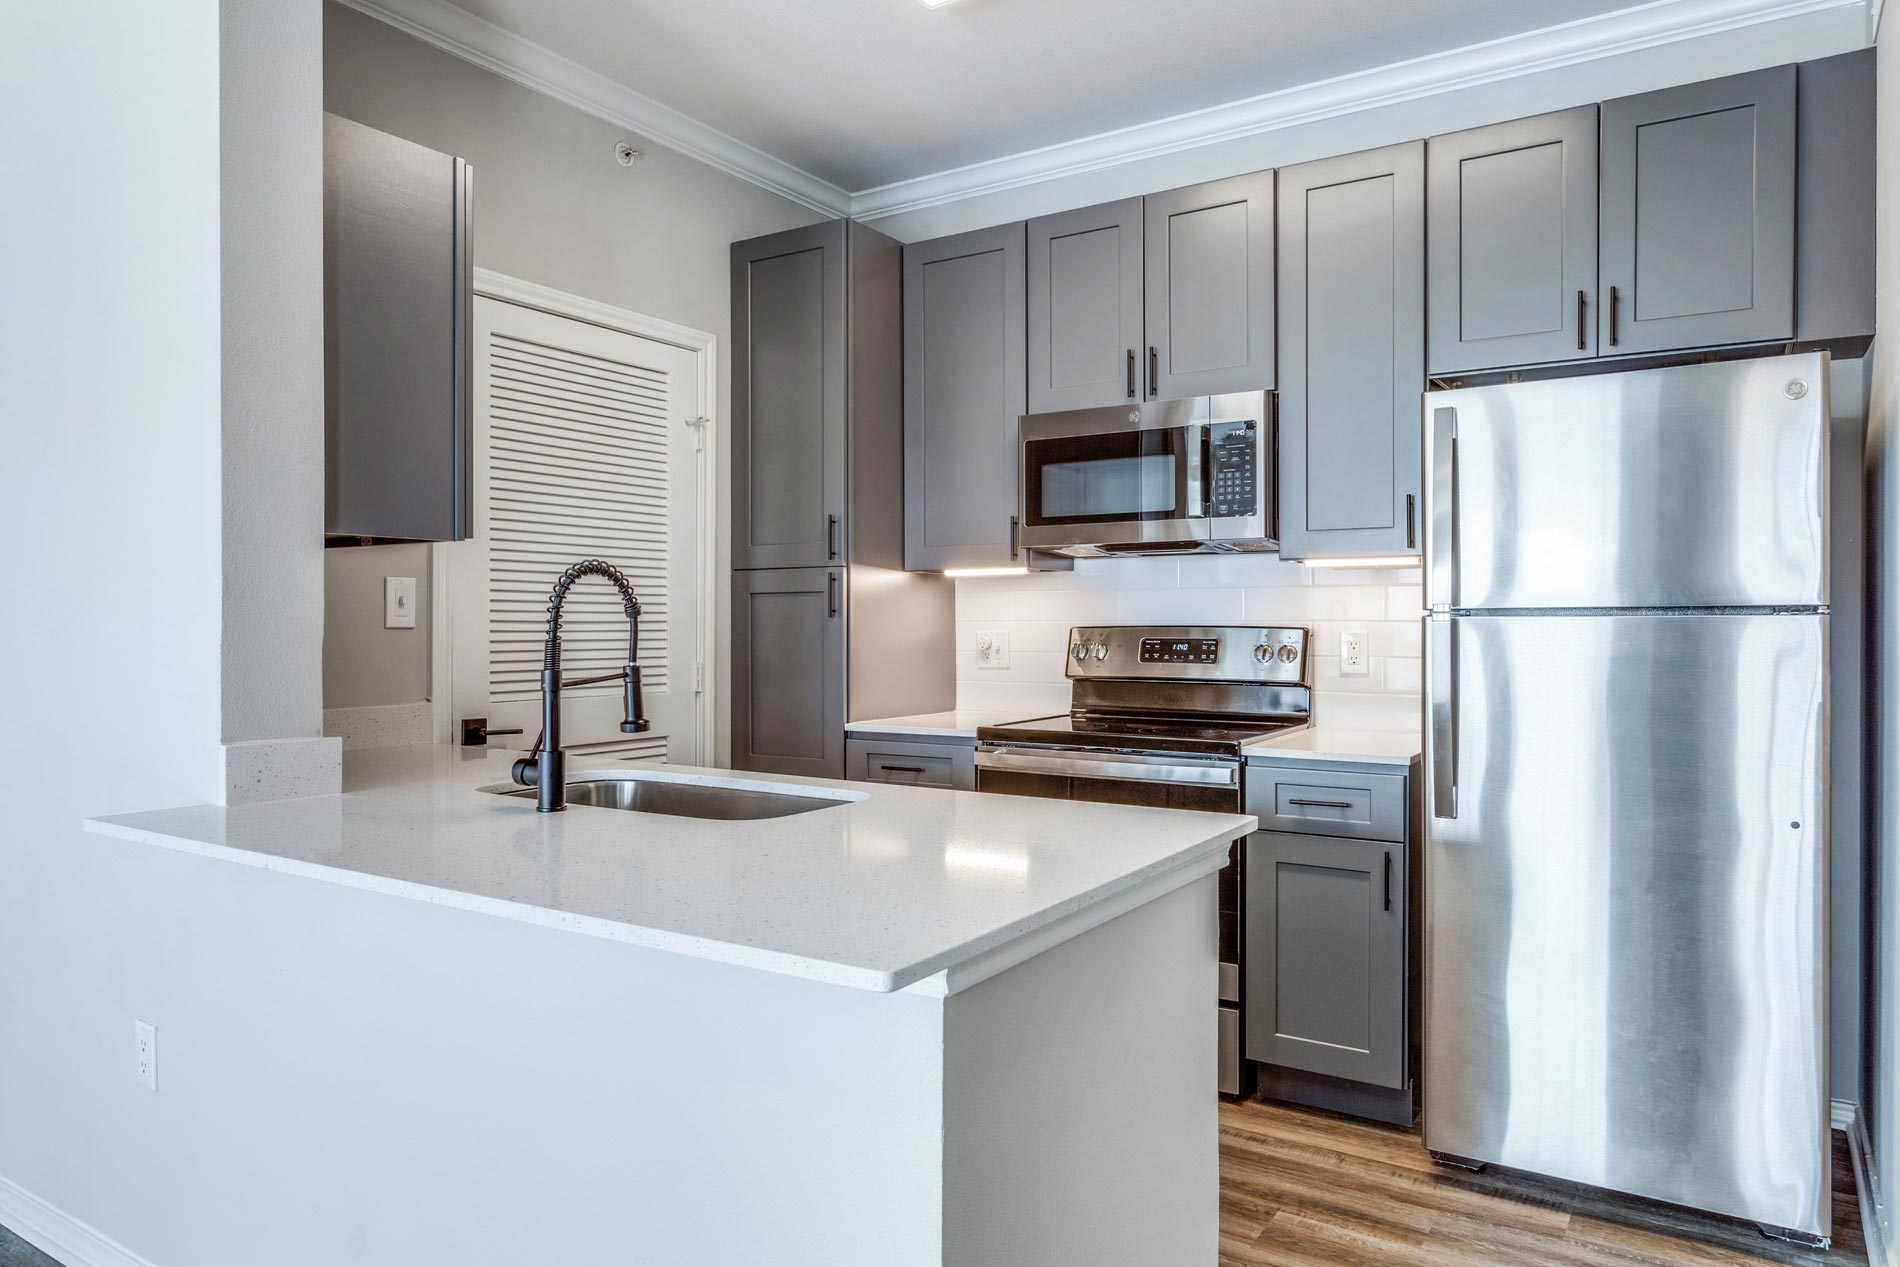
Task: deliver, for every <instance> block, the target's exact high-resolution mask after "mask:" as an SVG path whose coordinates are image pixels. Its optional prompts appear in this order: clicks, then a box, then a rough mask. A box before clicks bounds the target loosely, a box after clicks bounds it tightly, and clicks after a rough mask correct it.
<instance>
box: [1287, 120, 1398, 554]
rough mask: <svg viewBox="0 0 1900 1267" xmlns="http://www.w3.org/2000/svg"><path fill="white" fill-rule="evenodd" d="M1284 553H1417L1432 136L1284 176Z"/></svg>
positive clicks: (1289, 170)
mask: <svg viewBox="0 0 1900 1267" xmlns="http://www.w3.org/2000/svg"><path fill="white" fill-rule="evenodd" d="M1280 269H1281V281H1282V289H1281V292H1280V305H1281V317H1280V344H1281V351H1282V359H1283V365H1282V369H1281V380H1280V556H1281V557H1282V558H1287V559H1305V558H1314V557H1322V556H1331V557H1337V556H1344V555H1373V554H1378V555H1391V554H1409V553H1414V552H1416V550H1417V548H1418V507H1419V503H1420V500H1421V498H1420V491H1421V490H1420V485H1419V481H1420V478H1421V475H1420V469H1419V460H1420V455H1419V448H1420V442H1419V400H1420V398H1421V396H1422V394H1423V393H1424V391H1425V145H1424V142H1422V141H1414V142H1412V143H1411V144H1408V145H1393V146H1389V147H1387V148H1385V149H1379V150H1370V151H1368V152H1366V153H1363V154H1348V155H1345V156H1343V157H1340V158H1329V159H1323V160H1321V161H1319V162H1316V163H1303V164H1301V165H1300V166H1298V167H1289V168H1287V169H1285V170H1283V171H1282V172H1281V173H1280Z"/></svg>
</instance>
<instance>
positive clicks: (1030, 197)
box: [861, 6, 1868, 242]
mask: <svg viewBox="0 0 1900 1267" xmlns="http://www.w3.org/2000/svg"><path fill="white" fill-rule="evenodd" d="M1867 37H1868V33H1867V26H1866V15H1865V13H1864V11H1863V10H1861V9H1860V8H1859V7H1858V6H1838V7H1833V8H1828V9H1823V10H1820V11H1818V12H1813V11H1810V12H1802V13H1797V14H1795V15H1794V16H1790V17H1785V18H1781V19H1778V20H1776V21H1773V22H1765V23H1761V24H1759V25H1756V26H1751V27H1747V28H1745V29H1743V30H1738V31H1723V32H1720V33H1716V34H1710V35H1703V36H1701V37H1699V38H1697V39H1693V40H1686V41H1681V42H1677V43H1674V44H1669V45H1666V46H1663V47H1658V48H1645V49H1638V50H1635V51H1630V52H1624V53H1619V54H1616V55H1613V56H1610V57H1603V58H1598V59H1596V60H1593V61H1589V62H1583V63H1579V64H1576V65H1567V66H1559V67H1552V68H1542V69H1532V70H1529V71H1528V72H1527V73H1524V74H1521V75H1519V76H1517V77H1516V78H1512V79H1504V80H1499V81H1497V82H1494V83H1486V84H1481V85H1477V86H1473V87H1469V88H1462V89H1458V90H1455V91H1451V92H1445V93H1439V94H1437V95H1434V96H1429V97H1423V98H1420V99H1418V100H1411V101H1401V102H1397V103H1395V104H1391V105H1384V106H1377V107H1375V108H1372V109H1366V110H1358V111H1355V112H1353V113H1350V114H1340V115H1336V116H1334V117H1330V118H1318V119H1312V120H1309V121H1307V122H1302V123H1296V124H1294V125H1292V126H1288V127H1282V128H1278V129H1276V130H1274V131H1271V132H1261V133H1257V134H1255V135H1252V136H1246V137H1239V138H1235V139H1233V140H1227V141H1219V142H1216V143H1213V144H1210V145H1203V146H1200V147H1198V148H1195V149H1190V150H1181V151H1178V152H1174V153H1164V154H1157V155H1155V156H1152V157H1149V158H1142V159H1137V160H1136V161H1133V162H1129V163H1125V164H1123V165H1121V166H1117V167H1106V168H1102V169H1100V170H1089V169H1086V168H1084V169H1081V170H1076V171H1073V172H1070V173H1067V174H1063V175H1058V176H1055V177H1053V178H1047V179H1039V180H1037V181H1036V183H1033V184H1024V185H1019V186H1016V187H1014V188H1000V189H998V190H996V191H995V192H993V193H987V194H980V195H978V196H975V197H971V198H964V199H962V200H960V201H956V202H950V203H945V204H943V205H940V206H931V207H922V208H919V209H916V210H911V211H904V212H900V213H898V214H895V215H885V216H881V217H876V218H872V217H869V216H864V217H861V218H867V219H870V220H871V223H873V224H875V225H876V226H877V228H878V229H879V230H881V231H882V232H885V233H888V234H890V235H891V236H893V237H895V238H897V239H898V240H900V241H904V242H916V241H921V240H923V239H926V238H934V237H939V236H941V235H943V234H946V233H957V232H960V231H962V230H965V229H977V228H982V227H984V226H986V225H992V224H1003V223H1007V222H1008V221H1011V220H1021V219H1025V218H1027V217H1029V216H1038V215H1046V214H1048V213H1050V212H1053V211H1064V210H1067V209H1069V208H1071V207H1086V206H1089V205H1091V204H1093V203H1098V202H1107V201H1109V200H1111V199H1115V198H1130V197H1136V196H1139V195H1141V194H1148V193H1154V192H1157V191H1159V190H1164V189H1174V188H1178V187H1179V186H1182V185H1191V184H1195V183H1196V182H1198V181H1203V180H1214V179H1216V178H1218V177H1222V176H1232V175H1236V174H1238V173H1241V172H1252V171H1259V170H1261V169H1262V168H1268V167H1284V166H1287V165H1289V164H1292V163H1304V162H1307V161H1309V160H1311V159H1316V158H1327V157H1330V156H1332V155H1335V154H1350V153H1353V152H1354V151H1357V150H1364V149H1372V148H1374V147H1376V146H1380V145H1392V144H1395V143H1397V142H1400V141H1413V140H1417V139H1419V138H1420V137H1426V136H1433V135H1436V134H1438V133H1442V132H1455V131H1458V130H1459V129H1461V128H1470V127H1478V126H1480V125H1482V124H1486V123H1497V122H1500V121H1502V120H1505V119H1517V118H1523V117H1525V116H1527V115H1533V114H1541V113H1543V112H1544V111H1547V110H1561V109H1564V108H1567V107H1569V106H1576V105H1583V104H1585V103H1587V102H1592V101H1603V100H1607V99H1609V98H1612V97H1621V96H1627V95H1629V94H1631V93H1638V92H1648V91H1650V90H1651V89H1654V88H1666V87H1669V86H1670V85H1673V84H1684V83H1693V82H1695V81H1696V80H1701V79H1714V78H1716V77H1717V76H1720V75H1732V74H1739V73H1740V72H1742V71H1747V70H1759V69H1761V68H1762V67H1764V66H1778V65H1781V64H1782V63H1784V62H1798V61H1806V60H1808V59H1809V58H1814V57H1826V56H1829V55H1831V54H1834V53H1845V52H1848V51H1849V50H1851V49H1856V48H1865V47H1866V45H1867ZM1246 91H1247V89H1246V88H1245V86H1244V85H1236V88H1235V95H1236V96H1242V95H1245V93H1246Z"/></svg>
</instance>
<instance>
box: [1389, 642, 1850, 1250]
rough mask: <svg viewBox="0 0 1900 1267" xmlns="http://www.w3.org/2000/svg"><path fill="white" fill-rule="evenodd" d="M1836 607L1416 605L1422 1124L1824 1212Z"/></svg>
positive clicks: (1636, 1180) (1817, 1224)
mask: <svg viewBox="0 0 1900 1267" xmlns="http://www.w3.org/2000/svg"><path fill="white" fill-rule="evenodd" d="M1827 619H1828V618H1827V617H1826V616H1824V615H1819V614H1799V615H1786V614H1784V615H1713V614H1711V615H1615V616H1554V615H1547V616H1535V617H1522V616H1502V617H1493V616H1474V617H1443V616H1439V617H1432V618H1428V619H1427V621H1426V626H1427V628H1426V635H1427V637H1426V650H1427V655H1428V657H1429V658H1430V659H1431V660H1432V662H1433V663H1432V665H1431V669H1432V671H1434V672H1438V671H1439V670H1440V669H1441V668H1442V667H1444V666H1445V665H1446V663H1447V657H1448V656H1449V658H1450V681H1449V689H1450V691H1451V696H1450V698H1449V699H1445V700H1442V701H1441V700H1440V699H1437V698H1435V699H1434V700H1433V704H1434V705H1438V704H1440V703H1443V704H1444V705H1445V706H1446V708H1445V711H1446V714H1447V718H1446V724H1445V725H1444V726H1441V725H1439V724H1437V723H1436V719H1435V721H1434V724H1433V725H1430V726H1428V727H1427V735H1426V753H1425V760H1426V762H1427V763H1428V767H1429V768H1428V777H1427V778H1426V779H1425V784H1426V796H1427V799H1428V815H1427V817H1426V820H1425V821H1426V825H1427V838H1428V840H1427V848H1426V859H1425V866H1426V893H1427V897H1426V918H1425V931H1424V937H1425V971H1426V999H1425V1062H1424V1068H1425V1078H1424V1083H1425V1144H1426V1147H1428V1148H1430V1149H1432V1150H1433V1151H1434V1152H1438V1153H1445V1154H1450V1155H1453V1156H1456V1157H1461V1158H1470V1159H1475V1160H1479V1161H1486V1162H1495V1163H1498V1164H1500V1165H1504V1166H1511V1167H1515V1168H1519V1169H1523V1170H1529V1171H1535V1172H1538V1173H1541V1174H1546V1175H1555V1176H1558V1177H1561V1178H1565V1179H1571V1180H1575V1181H1578V1182H1582V1183H1587V1184H1593V1185H1596V1186H1599V1187H1604V1188H1611V1189H1617V1190H1620V1191H1623V1192H1630V1193H1636V1194H1639V1195H1642V1196H1646V1197H1652V1198H1656V1199H1659V1200H1663V1201H1672V1202H1677V1203H1679V1204H1682V1205H1688V1206H1695V1207H1698V1208H1701V1209H1705V1210H1713V1211H1716V1212H1718V1213H1723V1214H1729V1215H1733V1216H1736V1217H1739V1218H1745V1219H1752V1220H1754V1221H1756V1222H1759V1223H1763V1224H1767V1225H1771V1226H1774V1227H1778V1228H1787V1229H1793V1230H1797V1231H1803V1232H1808V1233H1814V1234H1821V1235H1825V1234H1827V1233H1828V1231H1829V1206H1828V1192H1829V1170H1828V1100H1827V1090H1826V1074H1827V1038H1826V1033H1827V1015H1826V997H1827V990H1826V986H1827V955H1826V930H1827V824H1826V821H1825V811H1826V805H1827V793H1826V766H1827V749H1826V734H1827V730H1826V715H1825V714H1826V701H1825V692H1824V688H1823V683H1824V682H1825V680H1826V677H1825V674H1826V657H1827ZM1454 644H1455V654H1452V648H1453V646H1454ZM1437 693H1438V692H1437V691H1434V695H1436V694H1437ZM1448 761H1449V762H1452V763H1454V768H1453V769H1450V770H1441V769H1439V768H1437V766H1438V763H1443V762H1448ZM1447 786H1451V787H1455V789H1456V806H1455V808H1453V807H1449V806H1446V805H1445V804H1444V802H1443V790H1444V788H1446V787H1447ZM1446 813H1450V814H1453V815H1455V816H1451V817H1446V816H1441V815H1443V814H1446Z"/></svg>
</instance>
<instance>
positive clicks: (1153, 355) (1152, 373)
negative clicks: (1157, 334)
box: [1148, 343, 1161, 396]
mask: <svg viewBox="0 0 1900 1267" xmlns="http://www.w3.org/2000/svg"><path fill="white" fill-rule="evenodd" d="M1160 381H1161V355H1160V353H1158V352H1157V351H1155V345H1154V344H1152V343H1150V344H1149V345H1148V394H1149V395H1150V396H1152V395H1154V394H1155V393H1156V392H1158V391H1160V390H1161V388H1160V387H1159V386H1157V384H1158V383H1160Z"/></svg>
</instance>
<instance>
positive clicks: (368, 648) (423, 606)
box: [323, 544, 434, 709]
mask: <svg viewBox="0 0 1900 1267" xmlns="http://www.w3.org/2000/svg"><path fill="white" fill-rule="evenodd" d="M429 560H430V548H429V547H428V546H426V545H410V544H404V545H383V546H344V547H339V548H337V549H334V550H325V551H324V552H323V575H324V580H323V591H324V603H323V707H324V708H326V709H331V708H368V707H375V706H378V705H385V704H414V703H417V702H419V701H422V700H426V699H428V698H429V623H430V621H431V619H432V618H433V616H434V613H433V612H432V611H431V610H430V608H429V589H430V572H429ZM390 576H413V577H415V578H416V627H415V628H414V629H385V628H384V627H383V614H384V613H383V579H384V578H385V577H390Z"/></svg>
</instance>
